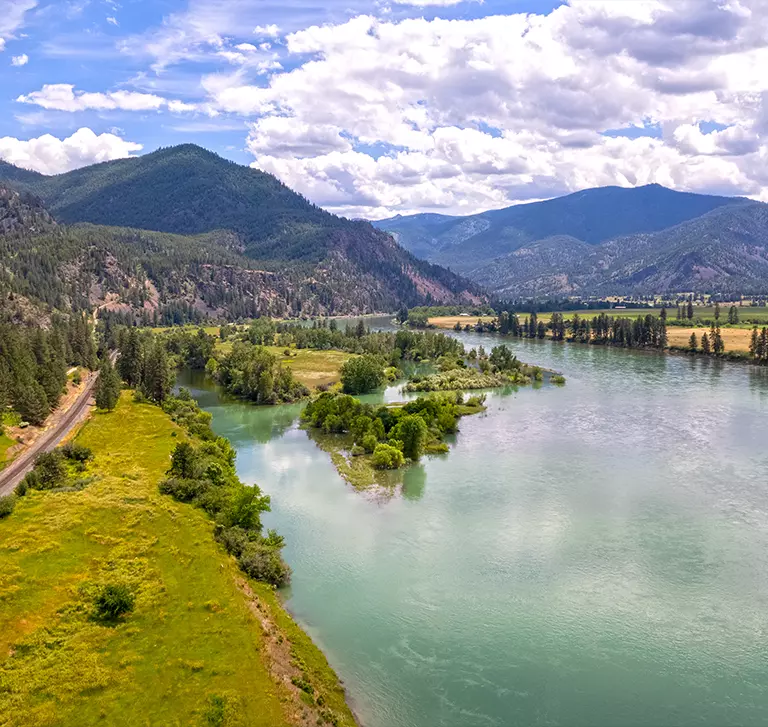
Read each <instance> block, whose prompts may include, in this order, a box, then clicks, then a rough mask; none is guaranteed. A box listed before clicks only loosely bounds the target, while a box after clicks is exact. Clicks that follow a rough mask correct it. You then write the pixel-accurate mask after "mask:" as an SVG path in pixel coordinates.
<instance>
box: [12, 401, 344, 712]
mask: <svg viewBox="0 0 768 727" xmlns="http://www.w3.org/2000/svg"><path fill="white" fill-rule="evenodd" d="M184 436H185V434H184V432H183V430H181V429H180V428H179V427H177V426H176V425H175V424H174V423H173V422H172V421H171V420H170V419H169V418H168V417H167V416H166V415H165V414H164V413H163V411H162V410H161V409H159V408H158V407H155V406H152V405H149V404H136V403H134V402H132V401H131V398H130V394H129V393H127V392H126V393H124V394H123V396H122V399H121V402H120V404H119V406H118V409H117V410H116V412H114V413H111V414H105V413H97V414H96V415H95V417H94V419H92V420H91V421H90V422H89V423H88V424H87V425H86V426H85V427H84V429H83V430H82V432H81V433H80V435H79V436H78V438H77V441H78V442H79V443H81V444H83V445H85V446H87V447H90V448H91V449H92V451H93V453H94V455H95V458H94V461H93V462H92V463H91V464H90V465H89V466H88V470H87V472H86V475H87V476H89V477H92V478H93V481H92V482H91V483H90V484H89V485H88V486H87V487H86V488H85V489H82V490H79V491H70V492H30V493H29V494H28V495H27V496H26V497H24V498H21V499H20V500H19V502H18V504H17V506H16V510H15V511H14V512H13V514H12V515H11V516H9V517H7V518H5V519H4V520H2V521H0V715H2V724H3V725H5V726H7V727H42V726H46V727H47V726H50V727H53V726H54V725H55V726H56V727H70V726H72V727H80V726H82V725H90V724H97V723H98V724H105V725H110V726H112V727H121V726H125V727H128V726H132V725H144V724H150V722H151V723H152V724H164V725H230V724H231V725H263V727H278V726H279V725H292V724H305V722H304V719H305V714H304V711H305V709H304V706H303V705H301V703H300V702H299V700H298V698H297V697H296V694H297V692H298V690H296V689H295V688H294V687H292V686H291V685H290V683H289V681H290V680H289V677H287V676H286V677H285V678H276V677H275V666H274V663H273V661H272V659H271V655H272V654H273V649H272V647H273V646H274V644H277V640H278V639H279V641H280V644H281V645H283V644H284V646H280V647H275V648H278V649H280V648H282V649H285V650H286V651H287V652H288V656H287V657H286V658H285V669H286V673H289V672H288V671H287V670H289V669H291V668H292V667H291V666H290V664H292V663H293V661H292V657H291V655H293V659H295V660H296V662H297V663H301V664H302V665H303V668H304V669H305V670H306V674H307V678H311V681H312V683H313V684H314V685H315V687H316V688H317V687H320V686H321V685H322V687H323V689H322V692H323V694H325V695H326V697H325V698H326V703H327V704H329V706H330V707H332V708H333V709H334V711H335V712H336V714H337V715H338V716H339V720H340V721H339V724H344V725H347V724H352V723H353V722H352V718H351V715H350V714H349V712H348V709H347V708H346V706H345V705H344V702H343V693H342V691H341V688H340V687H339V685H338V682H337V681H336V678H335V675H334V674H333V672H332V670H331V669H330V667H328V665H327V662H326V661H325V658H324V657H323V656H322V655H321V654H320V652H319V651H318V650H317V649H316V648H315V647H314V646H313V645H312V643H311V642H310V641H309V639H308V638H307V637H306V636H305V635H304V634H303V632H301V631H300V630H299V629H298V627H296V626H295V624H293V622H292V620H291V619H290V617H289V616H288V615H287V614H286V613H285V612H284V611H283V610H282V608H281V607H280V606H279V604H278V603H277V600H276V598H275V596H274V594H273V591H272V589H271V588H270V587H267V586H265V585H264V584H259V583H256V582H246V579H245V578H244V577H243V576H242V574H241V573H240V571H239V570H238V569H237V567H236V564H235V562H234V560H233V559H232V558H231V557H230V556H229V555H227V554H226V553H225V551H224V550H223V549H222V548H221V547H220V546H219V545H218V544H217V543H216V541H215V540H214V538H213V534H212V529H213V524H212V522H211V521H210V519H209V518H208V517H207V516H206V515H205V513H203V512H202V511H200V510H197V509H195V508H193V507H191V506H189V505H185V504H181V503H177V502H175V501H173V500H172V499H170V498H169V497H166V496H163V495H161V494H160V493H159V492H158V489H157V484H158V481H159V480H160V478H161V477H162V476H163V474H164V473H165V471H166V469H167V467H168V462H169V457H170V453H171V451H172V449H173V447H174V446H175V444H176V443H177V442H178V441H179V440H180V439H181V438H182V437H184ZM116 581H119V582H121V583H126V584H128V585H129V587H130V588H131V589H132V591H133V592H134V593H135V594H136V607H135V610H134V612H133V613H131V614H129V615H128V616H127V617H125V618H124V619H123V620H121V621H119V622H117V623H116V624H113V625H109V626H107V625H104V624H102V623H101V622H97V621H95V620H93V618H92V617H91V612H92V606H91V600H92V597H93V593H94V590H95V589H96V588H97V587H98V585H100V584H103V583H106V582H116ZM267 634H269V635H267ZM277 634H279V636H278V635H277ZM268 654H269V656H268ZM297 702H298V703H299V705H300V706H298V707H297V706H296V704H297ZM309 711H310V710H309V709H308V708H307V716H308V714H309ZM148 715H151V718H150V717H148ZM342 715H343V716H342ZM315 718H316V715H313V716H312V720H313V723H314V720H315Z"/></svg>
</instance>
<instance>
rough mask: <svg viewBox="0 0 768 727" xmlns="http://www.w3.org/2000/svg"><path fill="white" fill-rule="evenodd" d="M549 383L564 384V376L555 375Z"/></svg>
mask: <svg viewBox="0 0 768 727" xmlns="http://www.w3.org/2000/svg"><path fill="white" fill-rule="evenodd" d="M550 381H551V382H552V383H553V384H564V383H565V376H562V375H561V374H555V375H554V376H552V378H551V379H550Z"/></svg>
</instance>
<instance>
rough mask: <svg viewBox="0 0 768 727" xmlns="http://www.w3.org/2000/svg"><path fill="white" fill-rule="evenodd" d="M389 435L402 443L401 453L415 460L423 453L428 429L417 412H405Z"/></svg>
mask: <svg viewBox="0 0 768 727" xmlns="http://www.w3.org/2000/svg"><path fill="white" fill-rule="evenodd" d="M390 436H391V437H393V438H395V439H398V440H400V441H401V442H402V443H403V454H404V455H405V456H406V457H407V458H408V459H412V460H417V459H419V458H420V457H421V455H422V454H424V448H425V446H426V444H427V439H428V437H429V429H428V428H427V424H426V422H425V421H424V419H422V417H420V416H419V415H418V414H407V415H405V416H403V417H401V419H400V421H399V422H398V423H397V424H396V425H395V427H394V428H393V430H392V432H391V434H390Z"/></svg>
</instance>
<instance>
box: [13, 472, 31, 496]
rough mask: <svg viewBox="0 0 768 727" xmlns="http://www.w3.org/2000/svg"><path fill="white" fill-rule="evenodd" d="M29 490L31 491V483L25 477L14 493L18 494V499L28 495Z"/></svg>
mask: <svg viewBox="0 0 768 727" xmlns="http://www.w3.org/2000/svg"><path fill="white" fill-rule="evenodd" d="M28 476H29V475H27V477H28ZM28 490H29V482H28V481H27V478H26V477H25V478H24V479H23V480H22V481H21V482H19V484H18V485H16V489H15V490H14V492H15V493H16V497H24V496H25V495H26V494H27V491H28Z"/></svg>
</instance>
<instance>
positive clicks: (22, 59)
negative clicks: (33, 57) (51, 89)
mask: <svg viewBox="0 0 768 727" xmlns="http://www.w3.org/2000/svg"><path fill="white" fill-rule="evenodd" d="M27 63H29V56H28V55H27V54H26V53H22V54H21V55H20V56H13V58H11V65H12V66H16V67H17V68H20V67H21V66H26V65H27Z"/></svg>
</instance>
